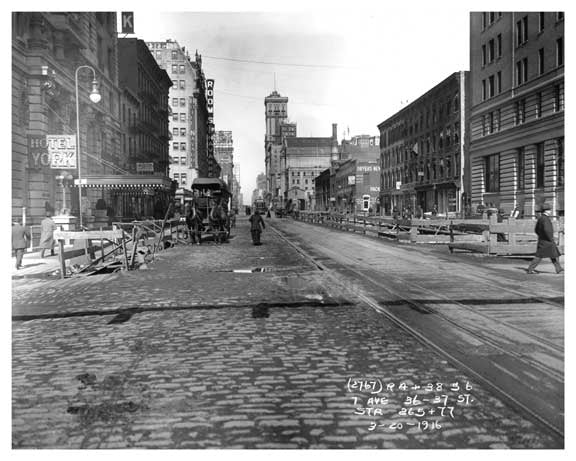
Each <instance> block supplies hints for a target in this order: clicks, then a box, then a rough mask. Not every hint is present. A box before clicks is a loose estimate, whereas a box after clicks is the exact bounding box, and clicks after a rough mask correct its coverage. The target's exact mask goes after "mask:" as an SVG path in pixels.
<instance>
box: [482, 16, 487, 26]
mask: <svg viewBox="0 0 576 461" xmlns="http://www.w3.org/2000/svg"><path fill="white" fill-rule="evenodd" d="M486 15H487V13H482V30H484V29H486V23H487V21H486V19H487V18H486Z"/></svg>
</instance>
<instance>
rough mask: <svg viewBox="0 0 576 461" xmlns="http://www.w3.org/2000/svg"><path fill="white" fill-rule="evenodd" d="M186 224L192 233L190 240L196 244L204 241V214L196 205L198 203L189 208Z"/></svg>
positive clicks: (190, 233)
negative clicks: (202, 214)
mask: <svg viewBox="0 0 576 461" xmlns="http://www.w3.org/2000/svg"><path fill="white" fill-rule="evenodd" d="M186 225H187V226H188V233H189V235H190V240H191V241H192V243H196V245H200V243H201V242H202V229H203V228H204V226H203V225H202V216H201V215H200V212H199V211H198V208H197V207H196V204H194V205H192V206H191V207H190V208H189V209H188V213H187V214H186Z"/></svg>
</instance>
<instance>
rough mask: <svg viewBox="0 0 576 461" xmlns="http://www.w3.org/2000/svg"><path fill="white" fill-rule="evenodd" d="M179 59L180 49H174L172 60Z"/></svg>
mask: <svg viewBox="0 0 576 461" xmlns="http://www.w3.org/2000/svg"><path fill="white" fill-rule="evenodd" d="M177 59H178V51H176V50H172V60H173V61H176V60H177Z"/></svg>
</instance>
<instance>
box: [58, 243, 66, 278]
mask: <svg viewBox="0 0 576 461" xmlns="http://www.w3.org/2000/svg"><path fill="white" fill-rule="evenodd" d="M58 245H59V247H60V254H59V258H60V278H62V279H63V278H65V277H66V262H65V257H64V240H58Z"/></svg>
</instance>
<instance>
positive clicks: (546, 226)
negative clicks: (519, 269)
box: [527, 203, 564, 274]
mask: <svg viewBox="0 0 576 461" xmlns="http://www.w3.org/2000/svg"><path fill="white" fill-rule="evenodd" d="M549 211H550V205H548V204H546V203H544V204H543V205H542V206H541V207H540V212H541V214H540V217H539V218H538V221H536V227H535V228H534V232H535V233H536V235H537V236H538V245H537V247H536V255H535V256H534V259H533V260H532V262H530V265H529V266H528V271H527V272H528V273H529V274H534V273H535V270H534V269H536V266H537V265H538V264H540V261H542V258H550V259H551V260H552V264H554V268H555V269H556V273H557V274H559V273H560V272H564V268H563V267H562V266H561V265H560V262H559V261H558V258H559V257H560V251H559V250H558V247H557V246H556V243H555V242H554V227H553V226H552V222H551V221H550V217H549V216H548V213H549Z"/></svg>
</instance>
